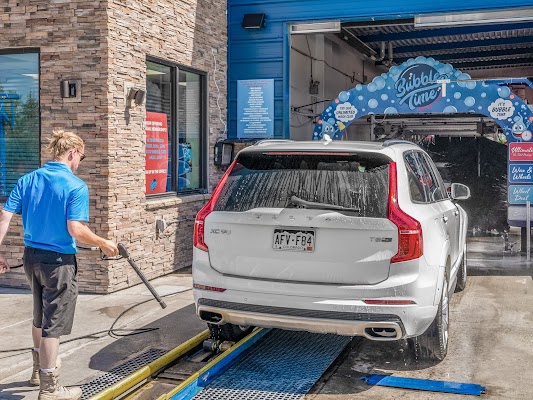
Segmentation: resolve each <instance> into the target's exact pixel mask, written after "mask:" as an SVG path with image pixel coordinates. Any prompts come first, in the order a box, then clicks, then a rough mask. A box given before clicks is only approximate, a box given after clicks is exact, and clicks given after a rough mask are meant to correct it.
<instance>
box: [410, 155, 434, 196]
mask: <svg viewBox="0 0 533 400" xmlns="http://www.w3.org/2000/svg"><path fill="white" fill-rule="evenodd" d="M404 159H405V167H406V168H407V176H408V179H409V194H410V195H411V200H412V201H414V202H416V203H428V202H429V200H428V199H429V194H428V193H427V187H426V185H425V184H424V171H423V169H422V166H421V162H420V153H418V152H415V151H410V152H408V153H405V155H404Z"/></svg>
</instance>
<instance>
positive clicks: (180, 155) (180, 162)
mask: <svg viewBox="0 0 533 400" xmlns="http://www.w3.org/2000/svg"><path fill="white" fill-rule="evenodd" d="M204 79H205V76H204V75H201V74H197V73H194V72H190V71H187V70H186V69H182V68H181V67H177V66H171V65H163V64H161V63H157V62H154V61H147V63H146V194H158V193H166V192H183V193H186V192H189V191H198V190H201V189H205V188H206V182H204V179H203V178H202V177H203V162H202V160H203V159H205V154H204V151H203V147H202V146H203V143H204V136H205V134H206V130H205V124H204V123H203V118H204V117H203V109H204V105H205V101H206V99H205V95H204V90H203V89H204V87H203V85H204V84H205V82H204Z"/></svg>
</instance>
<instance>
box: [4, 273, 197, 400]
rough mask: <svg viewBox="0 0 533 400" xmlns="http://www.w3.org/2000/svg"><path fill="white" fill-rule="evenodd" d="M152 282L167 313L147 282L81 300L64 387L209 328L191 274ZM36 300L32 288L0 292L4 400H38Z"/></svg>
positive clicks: (65, 352)
mask: <svg viewBox="0 0 533 400" xmlns="http://www.w3.org/2000/svg"><path fill="white" fill-rule="evenodd" d="M151 283H152V285H153V286H154V287H155V289H156V290H157V292H158V293H159V295H160V296H165V297H164V298H163V299H164V301H165V303H166V304H167V308H166V309H164V310H163V309H162V308H161V307H160V306H159V303H157V301H156V300H155V299H153V297H152V295H151V294H150V292H149V291H148V289H147V288H146V287H145V286H144V285H142V284H140V285H137V286H134V287H131V288H128V289H125V290H122V291H120V292H116V293H112V294H109V295H87V294H81V295H80V296H79V298H78V304H77V308H76V316H75V320H74V327H73V331H72V334H70V335H68V336H64V337H62V338H61V345H60V355H61V358H62V363H63V366H62V368H61V381H62V383H63V384H64V385H74V384H78V385H79V384H82V383H87V382H89V381H92V380H93V378H95V377H97V376H99V375H101V374H102V373H103V372H106V371H109V370H110V369H111V368H113V367H115V366H118V365H121V364H123V363H124V362H125V361H127V360H129V359H131V358H133V357H135V356H137V355H141V354H144V353H146V351H147V350H150V349H156V350H162V351H169V350H171V349H173V348H175V347H177V346H178V345H179V344H181V343H183V342H185V341H186V340H187V339H189V338H191V337H193V336H195V335H196V334H198V333H199V332H201V331H203V330H204V329H206V325H205V324H204V323H202V322H201V321H199V320H198V318H197V317H196V314H195V312H194V304H193V303H194V302H193V297H192V290H191V289H192V278H191V275H190V271H187V270H186V271H180V272H179V273H174V274H171V275H168V276H165V277H161V278H157V279H155V280H153V281H151ZM31 302H32V298H31V294H30V292H29V291H27V290H21V289H7V288H0V320H1V321H2V325H1V326H0V338H1V341H0V399H1V400H18V399H27V400H36V399H37V392H38V390H37V389H36V388H35V387H32V386H29V385H28V379H29V376H30V374H31V366H32V364H31V353H30V350H29V349H30V348H31V347H32V342H31V335H30V332H31V321H32V318H31V310H32V303H31ZM111 328H112V329H113V330H112V331H110V329H111ZM151 328H154V330H150V329H151ZM139 329H146V331H145V332H144V333H142V332H143V331H139Z"/></svg>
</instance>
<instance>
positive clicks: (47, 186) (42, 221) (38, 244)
mask: <svg viewBox="0 0 533 400" xmlns="http://www.w3.org/2000/svg"><path fill="white" fill-rule="evenodd" d="M84 149H85V146H84V143H83V140H82V139H81V138H80V137H79V136H77V135H75V134H74V133H71V132H64V131H62V130H58V131H54V132H53V134H52V138H51V139H50V144H49V146H48V150H49V151H50V153H51V154H52V156H53V158H54V161H52V162H48V163H46V164H45V165H44V166H43V167H42V168H39V169H38V170H36V171H33V172H31V173H29V174H27V175H24V176H23V177H22V178H20V179H19V181H18V183H17V185H16V186H15V188H14V189H13V191H12V192H11V194H10V196H9V199H8V200H7V202H6V203H5V205H4V208H3V210H2V211H0V244H1V243H2V241H3V239H4V237H5V235H6V233H7V230H8V228H9V223H10V221H11V218H12V216H13V214H21V215H22V225H23V228H24V244H25V245H26V248H25V249H24V270H25V272H26V277H27V278H28V281H29V284H30V287H31V289H32V293H33V327H32V337H33V343H34V349H33V353H32V354H33V360H34V364H33V366H34V367H33V373H32V376H31V379H30V383H32V384H34V385H40V390H39V400H71V399H76V400H77V399H79V398H80V397H81V395H82V391H81V389H80V388H78V387H73V388H65V387H63V386H61V385H59V383H58V376H59V361H58V351H59V338H60V336H62V335H68V334H70V332H71V330H72V322H73V320H74V310H75V306H76V299H77V296H78V280H77V264H76V252H77V248H76V240H79V241H80V242H83V243H87V244H90V245H94V246H98V247H100V249H102V251H103V252H104V253H105V254H106V255H107V256H110V257H112V256H116V255H118V249H117V246H116V244H115V243H114V242H113V241H111V240H106V239H104V238H102V237H100V236H98V235H96V234H95V233H93V232H92V231H91V230H90V229H89V228H88V227H87V226H86V225H85V224H84V222H87V221H88V220H89V192H88V189H87V185H86V184H85V182H83V181H82V180H81V179H80V178H78V177H76V176H75V175H74V173H75V172H76V171H77V169H78V166H79V164H80V162H81V161H82V160H83V159H84V158H85V155H84V154H83V152H84ZM6 271H9V265H8V263H7V261H6V259H5V258H4V257H3V256H2V255H1V254H0V273H3V272H6Z"/></svg>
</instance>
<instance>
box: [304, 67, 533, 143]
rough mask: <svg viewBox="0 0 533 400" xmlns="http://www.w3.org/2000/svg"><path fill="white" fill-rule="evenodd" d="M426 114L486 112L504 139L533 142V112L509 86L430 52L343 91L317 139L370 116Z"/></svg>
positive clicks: (325, 115)
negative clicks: (461, 68) (475, 77)
mask: <svg viewBox="0 0 533 400" xmlns="http://www.w3.org/2000/svg"><path fill="white" fill-rule="evenodd" d="M499 82H501V81H499ZM420 113H444V114H454V113H473V114H482V115H485V116H487V117H490V118H492V119H493V120H494V121H495V122H496V123H497V124H498V125H499V126H500V127H501V128H502V131H503V133H504V134H505V138H503V137H502V141H503V142H529V141H531V142H532V143H533V134H532V131H533V112H532V111H531V110H530V109H529V107H528V106H527V104H526V103H525V102H523V101H522V100H521V99H520V98H519V97H518V96H516V95H515V94H513V93H512V92H511V90H510V89H509V88H508V87H507V86H500V85H499V84H496V83H490V81H477V80H472V79H471V78H470V75H468V74H466V73H463V72H461V71H458V70H456V69H454V68H453V67H452V66H451V65H450V64H442V63H440V62H439V61H436V60H435V59H433V58H426V57H417V58H414V59H413V58H412V59H409V60H408V61H406V62H405V63H403V64H401V65H399V66H394V67H392V68H391V69H390V70H389V72H387V73H383V74H381V75H380V76H377V77H375V78H374V79H373V80H372V82H371V83H369V84H368V85H361V84H359V85H357V86H356V87H355V88H353V89H351V90H348V91H343V92H340V93H339V95H338V96H337V98H335V99H334V100H333V101H332V102H331V103H330V104H329V105H328V106H327V107H326V109H325V110H324V111H323V112H322V114H321V116H320V118H319V120H318V123H317V124H316V126H315V131H314V133H313V140H320V139H322V137H323V135H324V134H328V135H329V136H330V137H331V138H332V139H341V138H342V136H343V135H344V132H345V130H346V128H347V127H348V125H350V124H351V123H352V122H353V121H355V120H356V119H358V118H361V117H363V116H366V115H371V114H420Z"/></svg>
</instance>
